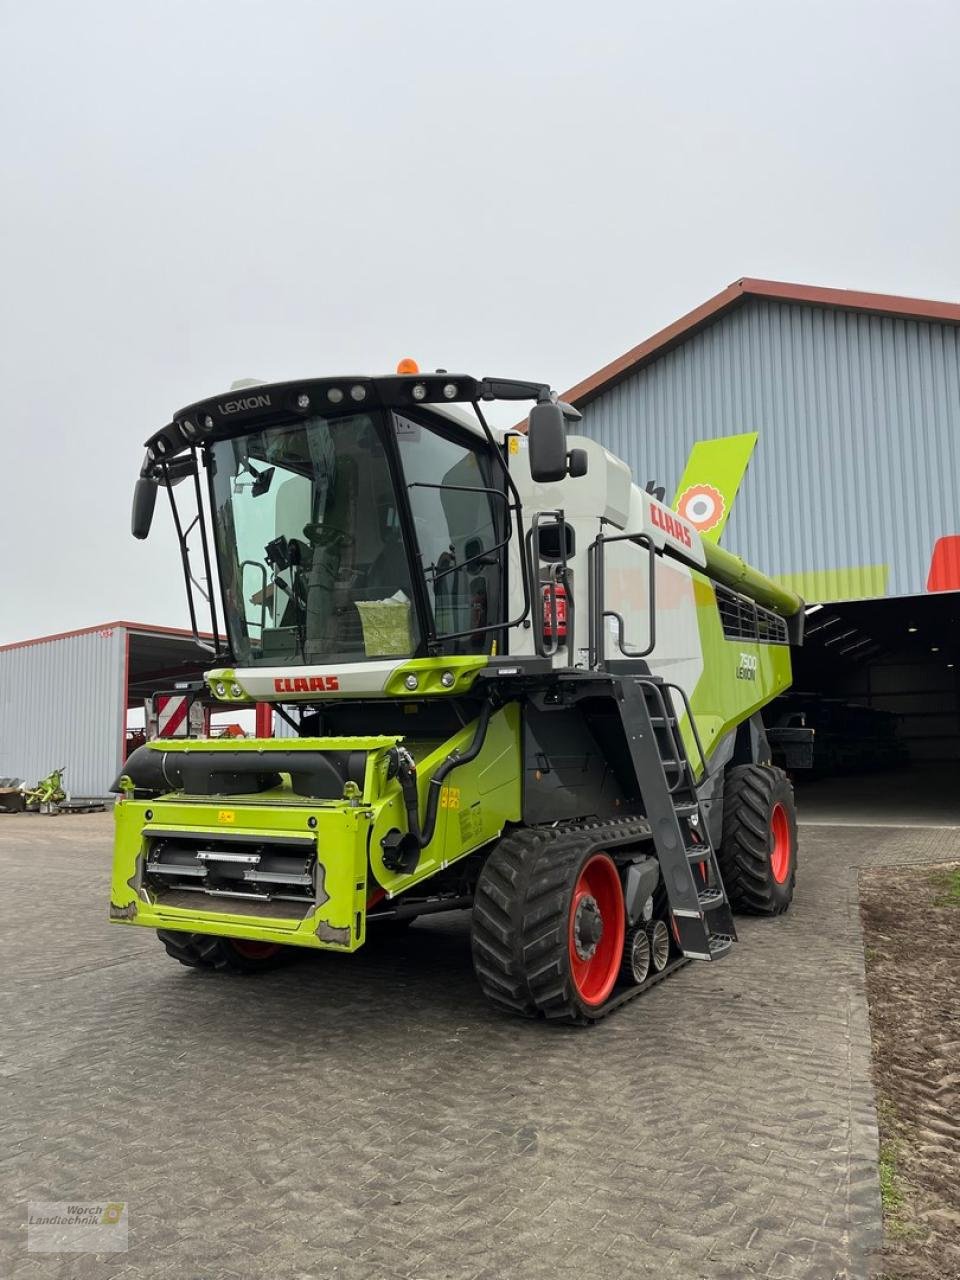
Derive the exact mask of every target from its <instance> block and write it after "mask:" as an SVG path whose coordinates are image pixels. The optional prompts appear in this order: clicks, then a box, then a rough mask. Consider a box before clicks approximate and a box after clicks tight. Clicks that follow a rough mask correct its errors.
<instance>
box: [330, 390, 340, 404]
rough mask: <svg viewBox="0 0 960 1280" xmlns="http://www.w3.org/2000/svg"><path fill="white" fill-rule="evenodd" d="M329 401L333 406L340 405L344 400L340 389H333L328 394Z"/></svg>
mask: <svg viewBox="0 0 960 1280" xmlns="http://www.w3.org/2000/svg"><path fill="white" fill-rule="evenodd" d="M327 399H328V400H329V401H330V403H331V404H339V403H340V401H341V400H342V399H343V392H342V391H341V390H340V388H339V387H331V388H330V390H329V391H328V392H327Z"/></svg>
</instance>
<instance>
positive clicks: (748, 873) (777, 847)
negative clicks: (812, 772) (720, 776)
mask: <svg viewBox="0 0 960 1280" xmlns="http://www.w3.org/2000/svg"><path fill="white" fill-rule="evenodd" d="M717 862H718V863H719V865H720V873H721V875H722V876H723V884H724V887H725V889H726V891H727V897H728V898H729V899H730V905H731V906H732V907H733V909H734V910H735V911H742V912H745V913H747V914H749V915H756V916H777V915H780V914H781V913H782V912H784V911H786V909H787V908H788V907H789V906H790V903H791V902H792V901H793V892H794V887H795V885H796V880H797V810H796V804H795V802H794V798H793V787H792V786H791V785H790V779H789V778H788V777H787V775H786V774H785V773H784V772H783V770H782V769H777V768H775V767H773V766H771V765H757V764H747V765H737V766H735V767H734V768H732V769H729V770H728V771H727V778H726V782H725V785H724V793H723V840H722V842H721V845H720V848H719V850H718V851H717Z"/></svg>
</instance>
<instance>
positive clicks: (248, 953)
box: [230, 938, 280, 960]
mask: <svg viewBox="0 0 960 1280" xmlns="http://www.w3.org/2000/svg"><path fill="white" fill-rule="evenodd" d="M230 943H231V945H232V947H233V949H234V951H236V953H237V955H239V956H243V958H244V960H269V959H270V957H271V956H275V955H276V954H277V952H278V951H279V950H280V943H279V942H255V941H254V940H253V939H247V938H231V939H230Z"/></svg>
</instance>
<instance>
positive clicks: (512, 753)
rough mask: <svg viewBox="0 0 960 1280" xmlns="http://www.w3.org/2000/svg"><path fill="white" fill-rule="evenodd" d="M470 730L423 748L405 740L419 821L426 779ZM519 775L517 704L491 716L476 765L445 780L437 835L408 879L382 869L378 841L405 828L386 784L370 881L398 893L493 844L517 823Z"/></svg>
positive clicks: (398, 801) (461, 746)
mask: <svg viewBox="0 0 960 1280" xmlns="http://www.w3.org/2000/svg"><path fill="white" fill-rule="evenodd" d="M474 728H475V724H469V725H466V726H465V727H464V728H463V729H462V730H461V732H460V733H459V734H457V736H456V737H454V738H448V739H447V740H446V741H445V742H442V743H429V744H424V743H419V742H417V741H416V739H410V738H408V739H406V740H405V741H404V746H405V747H406V748H407V750H409V751H410V752H411V754H412V755H413V756H414V758H415V759H416V762H417V778H418V783H419V788H420V816H421V819H422V818H423V816H424V814H425V813H426V805H427V791H428V789H429V786H430V779H431V777H432V776H433V774H434V773H435V772H436V771H437V769H438V768H439V767H440V765H441V764H443V762H444V760H446V758H447V756H448V755H449V754H450V752H451V751H452V750H454V749H457V750H459V751H465V750H466V748H467V747H468V746H469V745H470V742H471V740H472V738H473V733H474ZM521 775H522V768H521V756H520V708H519V705H518V704H517V703H508V704H507V705H506V706H505V707H502V708H501V709H500V710H499V711H497V712H495V713H494V715H492V716H491V717H490V724H489V727H488V729H487V737H486V741H485V742H484V745H483V750H482V751H481V752H480V754H479V756H478V757H477V758H476V760H474V761H472V762H471V763H470V764H465V765H463V766H462V767H460V768H458V769H454V771H453V772H452V773H451V774H450V775H449V776H448V779H447V783H446V785H445V786H444V787H443V790H442V791H441V793H440V809H439V812H438V818H437V829H436V833H435V835H434V837H433V840H432V841H431V842H430V844H429V845H428V846H427V847H426V849H424V850H423V852H422V853H421V855H420V862H419V865H418V866H417V869H416V871H415V872H414V873H413V874H412V875H401V874H398V873H397V872H395V871H389V870H388V869H387V868H386V867H385V866H384V865H383V857H382V853H381V848H380V841H381V840H382V839H383V837H384V836H385V835H386V834H387V832H388V831H389V830H390V829H391V827H397V828H399V830H401V831H406V829H407V819H406V814H405V813H404V809H403V803H402V798H401V796H400V790H399V787H397V785H396V783H395V782H390V783H388V784H387V786H386V788H385V792H384V794H385V797H387V798H386V799H385V802H384V804H383V806H382V808H381V809H380V810H379V812H378V814H377V818H376V821H375V823H374V828H373V835H372V837H371V840H370V869H371V873H372V876H373V878H374V879H375V880H376V881H377V882H378V883H379V884H381V885H382V886H383V888H384V889H386V890H387V892H388V893H400V892H402V891H403V890H404V889H408V888H410V887H411V886H412V885H414V884H418V883H419V882H420V881H421V880H425V879H427V878H428V877H429V876H432V875H433V874H434V873H435V872H437V871H439V870H441V869H442V868H443V867H444V866H446V865H447V864H448V863H450V862H455V861H456V860H457V859H458V858H462V857H464V856H465V855H466V854H468V853H470V852H472V851H473V850H474V849H477V848H479V847H480V845H483V844H486V843H487V842H488V841H489V840H493V839H495V838H496V836H498V835H499V833H500V832H501V831H502V830H503V827H504V824H505V823H507V822H519V821H520V818H521V815H522V807H521Z"/></svg>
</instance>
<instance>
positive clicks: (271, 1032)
mask: <svg viewBox="0 0 960 1280" xmlns="http://www.w3.org/2000/svg"><path fill="white" fill-rule="evenodd" d="M110 841H111V819H110V815H92V816H85V817H81V816H71V817H60V818H42V817H34V816H29V815H25V816H9V817H4V816H0V871H2V876H3V886H4V892H3V895H2V897H0V919H2V932H0V960H2V966H0V972H2V975H3V980H2V1002H3V1005H2V1025H3V1031H4V1034H3V1041H2V1052H3V1057H2V1060H0V1075H2V1077H3V1092H2V1095H0V1096H2V1099H3V1102H2V1113H3V1114H2V1139H3V1150H2V1155H3V1160H2V1162H0V1170H2V1173H0V1178H2V1181H3V1187H2V1195H0V1204H2V1232H0V1277H3V1280H7V1278H8V1277H16V1278H17V1280H33V1278H36V1280H40V1278H44V1280H45V1278H46V1277H60V1276H63V1277H68V1276H69V1277H71V1278H72V1277H77V1278H78V1280H79V1278H82V1277H98V1278H103V1280H107V1278H108V1277H117V1278H122V1280H135V1278H138V1280H139V1278H144V1280H146V1278H147V1277H150V1278H151V1280H156V1278H159V1277H168V1276H169V1277H178V1278H185V1280H190V1278H192V1277H220V1276H223V1277H242V1278H243V1280H252V1278H254V1277H264V1278H266V1277H269V1278H270V1280H304V1278H305V1277H323V1278H326V1277H330V1278H331V1280H333V1278H336V1280H377V1278H379V1277H387V1278H390V1280H401V1278H402V1280H413V1278H414V1277H421V1278H423V1280H480V1278H481V1277H483V1278H484V1280H492V1278H494V1277H505V1278H509V1280H527V1278H528V1277H529V1278H530V1280H535V1278H538V1277H544V1278H546V1277H551V1278H552V1277H564V1278H566V1277H570V1278H571V1280H572V1277H578V1280H593V1278H594V1277H595V1278H597V1280H599V1278H601V1277H602V1278H603V1280H607V1278H614V1277H616V1278H619V1277H630V1276H676V1277H682V1278H683V1280H697V1278H699V1277H704V1278H706V1277H709V1278H711V1280H713V1278H716V1280H745V1278H749V1277H769V1278H770V1280H775V1278H780V1280H787V1278H788V1277H789V1278H791V1280H793V1278H800V1277H810V1278H811V1280H814V1278H815V1280H832V1277H834V1276H843V1277H844V1278H845V1280H855V1278H856V1277H860V1276H864V1277H865V1276H867V1275H868V1274H869V1271H870V1255H871V1253H872V1252H873V1251H874V1250H875V1249H876V1248H877V1247H878V1246H879V1230H880V1201H879V1191H878V1184H877V1174H876V1156H877V1147H876V1144H877V1135H876V1124H875V1113H874V1104H873V1093H872V1089H871V1085H870V1059H869V1034H868V1026H867V1010H866V1002H865V996H864V974H863V954H862V944H861V937H860V925H859V920H858V912H857V888H856V876H855V872H854V870H853V869H854V868H856V867H859V866H876V865H882V864H886V863H890V864H893V863H905V862H919V861H937V860H942V859H943V858H945V857H948V856H950V854H951V852H952V849H951V848H948V847H947V846H948V845H950V846H955V845H956V837H955V836H954V835H953V833H945V832H942V831H937V830H933V829H929V830H907V829H890V830H884V829H878V828H856V827H833V826H815V827H809V828H807V829H801V849H800V881H799V886H798V893H797V898H796V901H795V904H794V907H793V908H792V909H791V911H790V912H789V913H788V915H787V916H785V917H783V918H782V919H779V920H773V921H767V920H743V921H741V924H740V928H741V942H740V944H739V945H738V946H737V947H736V948H735V949H734V952H733V953H732V955H731V956H730V957H729V958H728V959H726V960H724V961H723V962H722V963H719V964H714V965H707V964H701V963H694V964H690V965H689V966H687V967H686V968H685V969H683V970H681V971H680V972H679V973H677V974H676V975H675V976H674V977H672V978H670V979H669V980H668V981H667V982H665V983H662V984H661V985H660V986H658V987H656V988H654V989H653V990H651V991H650V992H649V993H648V994H646V995H645V996H643V997H641V998H640V999H639V1000H637V1001H635V1002H633V1003H631V1004H629V1005H627V1006H626V1007H624V1008H623V1009H621V1010H620V1011H618V1012H617V1013H615V1014H613V1015H612V1016H611V1017H609V1018H608V1019H607V1020H606V1021H604V1022H603V1023H601V1024H600V1025H598V1026H597V1027H595V1028H592V1029H589V1030H576V1029H572V1028H560V1027H554V1026H547V1025H545V1024H543V1023H541V1022H525V1021H521V1020H511V1019H509V1018H507V1017H504V1016H502V1015H501V1014H499V1013H497V1012H496V1011H494V1010H493V1009H491V1008H490V1007H488V1006H487V1005H486V1004H485V1002H484V1000H483V998H482V997H481V995H480V993H479V990H478V989H477V986H476V984H475V982H474V979H473V975H472V971H471V964H470V947H469V917H468V916H467V915H466V914H465V913H460V914H457V915H455V916H450V917H440V918H437V919H434V920H432V921H430V922H419V923H417V924H416V925H415V926H413V928H412V929H410V930H409V931H408V932H407V934H406V935H405V936H402V937H401V938H399V939H397V938H390V939H384V940H381V941H380V942H379V943H372V944H371V945H370V946H369V947H368V948H367V949H365V950H364V951H361V952H360V953H358V954H357V955H356V956H353V957H342V956H336V955H320V956H307V957H306V958H305V959H304V961H303V962H302V963H300V964H298V965H296V966H295V967H293V968H290V969H286V970H282V971H279V972H276V973H272V974H269V975H265V976H262V977H259V978H252V979H243V978H235V977H229V976H225V975H217V974H211V973H199V972H195V971H190V970H186V969H182V968H180V967H179V966H178V965H177V964H175V963H174V962H173V961H172V960H170V959H169V958H168V957H167V956H166V955H165V954H164V952H163V950H162V948H161V946H160V944H159V943H158V942H157V940H156V938H155V936H154V935H153V934H152V933H150V932H148V931H147V930H142V929H138V928H136V927H130V926H124V925H109V924H108V923H107V901H108V888H109V869H110ZM100 1200H105V1201H119V1202H125V1203H126V1204H127V1206H128V1210H127V1213H128V1223H129V1248H128V1250H127V1251H126V1252H117V1253H109V1254H100V1255H93V1254H84V1253H75V1254H62V1255H52V1254H38V1253H35V1252H30V1251H28V1248H27V1243H28V1242H27V1231H26V1215H27V1204H28V1202H31V1201H67V1202H72V1201H81V1202H82V1201H100Z"/></svg>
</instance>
